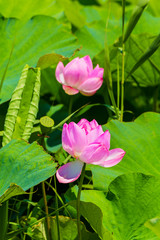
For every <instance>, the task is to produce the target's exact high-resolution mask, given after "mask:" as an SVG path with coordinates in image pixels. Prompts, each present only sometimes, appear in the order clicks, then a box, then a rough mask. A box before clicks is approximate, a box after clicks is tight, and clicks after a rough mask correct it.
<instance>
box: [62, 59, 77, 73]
mask: <svg viewBox="0 0 160 240" xmlns="http://www.w3.org/2000/svg"><path fill="white" fill-rule="evenodd" d="M78 60H79V57H77V58H74V59H73V60H72V61H70V62H69V63H68V64H67V65H66V66H65V69H66V70H68V69H70V68H72V65H73V66H74V65H75V64H77V62H78Z"/></svg>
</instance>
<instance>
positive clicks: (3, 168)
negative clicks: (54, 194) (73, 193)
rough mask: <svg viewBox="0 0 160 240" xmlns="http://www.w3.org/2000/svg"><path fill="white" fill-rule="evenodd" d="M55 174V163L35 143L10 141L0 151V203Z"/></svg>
mask: <svg viewBox="0 0 160 240" xmlns="http://www.w3.org/2000/svg"><path fill="white" fill-rule="evenodd" d="M55 172H56V163H54V162H53V160H52V158H51V156H50V155H49V154H47V153H45V151H44V150H43V148H42V147H41V146H39V145H38V144H37V143H36V142H34V143H32V144H28V143H27V142H25V141H21V140H12V141H11V142H10V143H9V144H7V145H6V146H5V147H3V148H1V149H0V202H2V201H4V200H6V199H8V198H10V197H12V196H14V195H18V194H22V193H23V191H26V190H28V189H29V188H31V187H33V186H35V185H37V184H38V183H40V182H42V181H44V180H46V179H47V178H49V177H51V176H53V175H54V174H55ZM12 183H14V184H12ZM15 184H16V185H18V186H19V187H20V188H19V187H18V186H16V185H15ZM10 186H11V188H9V187H10ZM12 190H13V192H12Z"/></svg>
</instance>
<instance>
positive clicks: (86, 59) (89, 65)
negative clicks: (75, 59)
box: [83, 55, 93, 73]
mask: <svg viewBox="0 0 160 240" xmlns="http://www.w3.org/2000/svg"><path fill="white" fill-rule="evenodd" d="M83 59H84V60H85V62H86V64H87V69H88V73H91V72H92V71H93V64H92V60H91V58H90V56H88V55H87V56H85V57H83Z"/></svg>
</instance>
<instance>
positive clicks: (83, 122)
mask: <svg viewBox="0 0 160 240" xmlns="http://www.w3.org/2000/svg"><path fill="white" fill-rule="evenodd" d="M77 125H78V126H79V127H80V128H81V129H84V130H85V133H86V135H87V134H88V133H89V132H90V131H91V130H92V128H91V124H90V122H89V121H88V120H87V119H84V118H83V119H81V120H80V121H79V122H78V123H77Z"/></svg>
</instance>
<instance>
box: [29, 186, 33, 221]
mask: <svg viewBox="0 0 160 240" xmlns="http://www.w3.org/2000/svg"><path fill="white" fill-rule="evenodd" d="M33 191H34V187H31V188H30V194H29V203H28V207H27V218H28V217H29V212H30V208H31V204H30V202H32V197H33Z"/></svg>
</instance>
